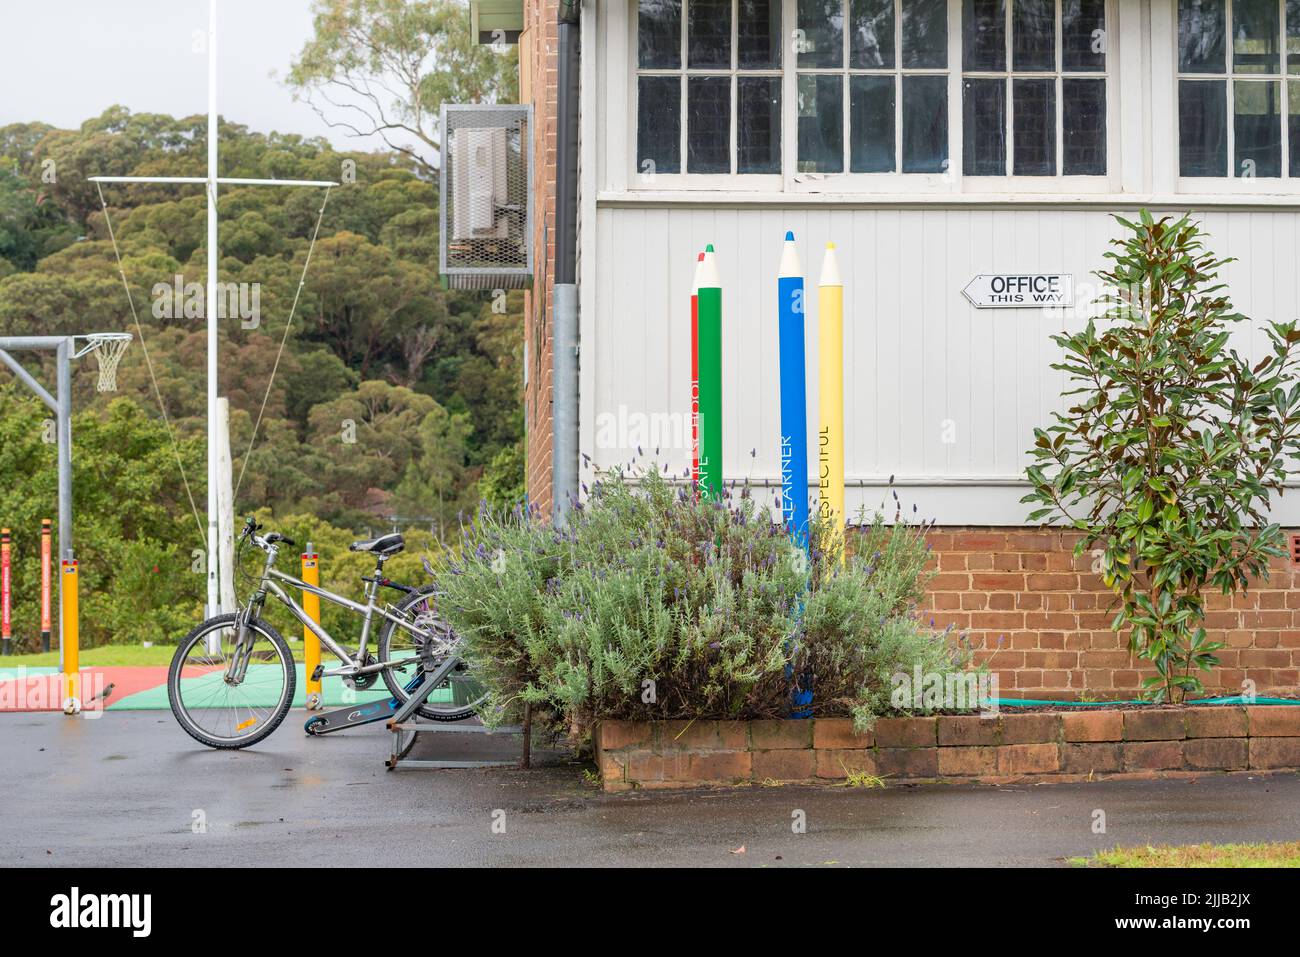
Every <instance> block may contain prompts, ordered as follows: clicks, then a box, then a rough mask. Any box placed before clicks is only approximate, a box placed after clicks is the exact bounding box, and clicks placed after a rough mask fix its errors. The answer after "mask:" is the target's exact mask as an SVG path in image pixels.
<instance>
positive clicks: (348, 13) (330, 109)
mask: <svg viewBox="0 0 1300 957" xmlns="http://www.w3.org/2000/svg"><path fill="white" fill-rule="evenodd" d="M312 10H313V13H314V17H315V20H314V25H315V35H314V36H313V37H312V39H310V40H309V41H307V44H306V45H305V46H304V47H303V49H302V52H301V53H299V54H298V59H297V60H295V61H294V63H293V67H292V69H291V70H290V72H289V77H288V79H289V84H290V85H291V86H292V87H294V88H295V89H297V90H298V91H299V93H300V94H301V96H302V97H303V98H304V99H305V100H306V101H307V102H308V103H309V104H310V105H311V107H312V109H314V110H315V111H316V113H317V114H318V115H319V116H320V117H321V119H323V120H324V121H325V122H326V123H328V124H329V125H330V126H331V127H334V128H336V129H342V130H346V131H347V132H348V133H350V134H351V135H354V136H358V137H365V136H374V135H378V136H380V137H382V138H383V140H384V142H385V143H387V144H388V146H389V147H390V148H391V149H393V150H396V151H397V152H400V153H402V154H404V155H406V156H408V157H410V158H411V159H412V160H413V161H415V162H417V163H419V164H420V165H421V166H422V167H423V168H424V171H425V173H426V174H430V175H431V174H432V173H434V172H436V170H437V169H438V166H439V162H438V158H439V156H440V151H441V142H442V131H441V130H439V129H438V111H439V108H440V107H441V106H442V104H443V103H497V102H511V101H513V100H514V99H515V97H516V93H515V91H516V89H517V88H518V80H517V68H518V59H517V56H516V53H515V49H514V47H513V46H504V45H501V46H498V47H493V46H488V45H483V44H480V43H479V42H478V38H477V37H474V36H471V35H470V29H469V13H468V10H467V6H466V4H465V3H462V2H458V0H317V2H316V3H315V4H314V5H313V7H312Z"/></svg>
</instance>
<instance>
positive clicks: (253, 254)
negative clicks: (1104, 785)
mask: <svg viewBox="0 0 1300 957" xmlns="http://www.w3.org/2000/svg"><path fill="white" fill-rule="evenodd" d="M412 6H419V5H418V4H416V5H412ZM456 96H457V97H459V96H460V94H459V93H457V94H456ZM220 132H221V139H222V144H221V146H222V171H221V172H222V174H223V175H226V176H231V177H249V178H264V177H280V178H296V179H297V178H300V179H333V180H345V179H346V182H344V183H343V184H342V185H340V186H339V187H337V188H335V189H334V190H333V191H332V192H331V195H330V199H329V203H328V205H327V206H326V210H325V214H324V218H323V220H322V221H321V227H320V239H319V242H318V245H317V247H316V250H315V254H314V258H313V263H312V269H311V270H310V271H309V272H308V275H307V282H306V285H305V286H304V287H303V290H302V298H301V301H300V302H299V304H298V312H297V315H296V317H295V319H294V322H293V324H292V326H291V327H289V326H287V323H288V321H289V313H290V308H291V306H292V303H293V299H294V296H295V294H296V293H297V291H298V281H299V277H300V275H301V273H302V267H303V262H304V260H305V258H306V255H307V250H308V247H309V245H310V240H311V235H312V232H313V230H314V229H315V226H316V222H317V217H318V214H319V211H320V207H321V199H322V194H321V193H320V192H319V191H313V190H267V189H256V188H238V187H231V188H229V189H225V190H222V192H221V196H220V199H219V201H220V211H221V216H222V222H223V231H222V239H223V243H222V260H221V263H220V269H219V273H220V278H221V280H222V281H223V282H241V283H248V284H256V285H257V288H258V289H259V290H260V314H259V316H258V317H257V321H255V322H245V321H242V320H241V319H240V318H232V319H229V320H222V321H221V322H219V324H218V326H219V328H218V335H219V340H220V350H221V369H220V376H221V391H222V393H223V394H224V395H226V396H228V397H229V399H230V403H231V446H232V450H233V452H234V456H235V461H234V470H235V478H236V481H237V483H238V492H237V495H236V509H237V510H238V511H239V512H241V513H244V512H249V511H253V510H257V509H263V508H264V509H268V510H269V512H266V513H264V514H268V515H270V516H272V519H273V522H278V521H279V517H280V516H286V517H289V518H293V520H294V521H299V522H304V523H305V522H306V521H307V520H306V519H305V518H304V516H307V515H312V516H314V518H313V520H312V521H314V522H316V523H318V524H320V525H323V526H328V527H329V528H330V529H332V530H333V531H332V532H331V533H330V534H328V535H326V534H323V530H322V529H321V528H316V529H315V532H316V534H315V537H314V538H313V539H312V540H313V541H314V542H316V544H317V545H318V548H320V549H321V550H322V556H323V558H324V560H325V562H326V568H327V574H328V573H329V572H328V568H329V563H330V562H332V561H335V560H337V557H336V556H334V555H331V554H329V553H328V551H327V549H328V548H330V547H332V546H331V545H329V544H328V543H331V542H334V541H336V540H337V541H340V542H343V543H344V544H346V541H350V540H351V537H355V536H358V535H365V534H368V533H370V532H375V531H379V530H386V529H389V528H392V525H391V523H389V522H388V520H387V519H388V516H391V515H393V514H398V515H401V516H404V517H405V518H407V519H410V520H412V521H411V522H410V523H407V524H404V525H403V526H401V527H403V528H406V529H408V530H410V531H411V532H412V534H413V535H415V533H416V531H417V530H420V535H415V539H414V540H417V541H432V539H430V538H428V535H429V529H430V527H434V528H436V527H437V526H438V525H439V524H442V525H444V526H445V525H448V524H452V523H454V522H455V521H456V518H457V512H458V511H460V510H461V509H467V508H469V507H471V506H472V505H473V504H474V503H477V502H478V500H479V499H480V497H488V498H490V499H491V500H492V501H493V502H497V501H501V500H507V499H509V498H510V496H511V495H512V494H513V490H517V489H518V488H519V479H520V477H521V476H522V474H523V458H522V445H521V439H522V435H523V418H522V410H521V408H520V401H519V386H520V381H521V379H522V375H521V369H520V360H521V352H522V349H521V324H522V323H521V309H522V302H521V297H520V295H519V294H518V293H512V294H511V295H510V296H509V297H508V299H506V300H505V301H504V306H505V308H504V310H502V309H501V308H500V307H501V305H502V303H495V304H494V303H491V302H489V301H488V299H487V297H486V296H485V295H484V294H483V293H476V292H462V291H455V290H445V289H443V288H442V287H441V284H440V283H439V281H438V274H437V262H438V260H437V250H438V204H439V200H438V191H437V187H436V185H435V184H434V183H432V182H430V181H429V179H428V177H427V173H428V169H427V167H424V166H421V165H419V164H417V163H415V162H413V161H412V160H411V159H410V158H409V157H407V156H404V155H402V154H399V153H391V152H385V153H355V152H339V151H336V150H334V149H333V148H332V147H331V146H330V144H329V143H328V142H326V141H324V140H322V139H311V138H304V137H301V136H297V135H293V134H279V133H272V134H260V133H253V132H250V131H249V130H248V129H247V128H246V127H243V126H241V125H239V124H237V123H232V122H230V121H228V120H227V121H223V122H222V123H221V126H220ZM205 138H206V128H205V123H204V118H203V117H180V118H173V117H169V116H163V115H159V114H133V113H131V112H130V111H128V110H125V109H123V108H121V107H113V108H110V109H108V110H106V111H105V112H104V113H103V114H102V115H101V116H98V117H95V118H93V119H91V120H88V121H86V122H85V123H83V124H82V125H81V126H80V127H79V128H78V129H75V130H60V129H55V128H53V127H50V126H46V125H42V124H15V125H12V126H5V127H0V335H23V334H59V333H62V334H69V335H71V334H79V333H85V332H88V331H92V330H95V331H98V330H104V331H116V330H124V331H129V332H132V333H135V332H137V329H136V328H135V325H134V319H133V316H132V313H131V309H130V307H129V305H128V301H127V296H126V292H125V291H124V289H123V286H122V279H121V276H120V275H119V273H118V264H117V261H116V257H115V256H114V252H113V245H112V243H111V242H110V240H109V234H108V225H109V220H110V217H111V222H112V225H113V228H114V231H115V234H116V237H117V241H118V246H119V247H120V251H121V254H122V258H123V262H122V268H123V270H124V271H125V274H126V279H127V283H128V286H129V289H130V292H131V296H132V298H133V299H134V301H135V304H136V308H137V311H138V314H139V319H140V322H141V324H142V328H143V333H144V336H143V339H144V342H143V343H141V342H140V340H139V337H137V341H136V343H135V344H134V345H133V346H132V347H131V349H130V350H129V351H128V352H127V354H126V357H125V358H124V360H123V362H122V365H121V368H120V369H119V373H118V386H119V392H118V393H117V395H116V396H113V395H101V394H99V393H97V392H96V391H95V376H94V374H93V369H94V366H93V361H92V360H90V359H86V360H83V361H82V362H80V363H78V364H77V371H76V372H75V374H74V376H73V401H74V405H75V407H76V409H77V415H78V419H77V423H78V424H77V429H78V437H77V440H76V445H77V451H76V459H75V462H76V468H77V470H78V477H77V482H78V486H77V496H78V502H77V514H78V520H77V529H76V535H77V541H78V552H79V554H80V556H81V558H82V561H83V564H82V567H83V569H85V573H86V576H87V581H88V587H93V588H94V589H95V591H96V599H95V600H96V601H97V602H99V601H112V602H118V604H117V605H114V606H112V607H109V606H107V605H105V606H103V607H102V608H101V607H99V606H96V607H95V609H94V615H95V624H94V625H92V626H91V627H89V628H88V631H87V640H88V641H90V642H96V641H104V640H108V639H110V638H111V639H112V640H116V641H138V640H141V639H142V638H148V639H149V640H154V639H160V638H161V637H163V636H170V637H175V632H176V629H174V628H173V627H172V623H169V622H168V621H164V620H162V619H151V620H150V621H149V622H145V621H143V620H141V622H139V623H138V624H137V623H133V620H132V618H131V615H130V614H129V612H130V611H131V609H132V608H133V607H135V606H136V605H138V604H139V597H138V596H140V595H149V596H151V597H150V598H149V603H150V605H151V607H154V606H156V607H159V608H161V607H163V606H167V607H169V608H171V610H172V612H174V613H175V614H177V615H179V616H180V617H181V618H182V619H184V622H193V621H195V620H197V618H198V617H199V615H200V614H201V611H202V595H201V584H202V582H201V579H202V576H201V575H199V576H197V580H196V582H195V583H191V582H190V581H189V572H188V571H187V569H188V568H189V562H190V561H191V559H190V556H191V554H192V553H193V552H194V550H195V549H200V550H201V548H202V531H201V528H200V527H199V526H198V525H196V523H195V522H194V518H193V515H192V513H191V511H190V507H189V502H188V497H187V496H185V495H184V486H183V483H182V481H181V477H180V472H179V470H178V468H177V465H176V455H175V453H174V452H173V451H171V449H172V446H171V439H170V435H172V434H174V435H175V436H176V439H177V441H178V442H179V443H180V447H181V448H182V449H184V450H187V451H186V452H185V454H183V455H182V456H181V460H182V462H183V463H184V465H185V469H186V473H187V475H188V478H189V480H190V485H191V491H192V492H193V494H194V496H195V497H196V499H197V500H198V502H199V503H200V507H202V502H203V501H204V498H205V494H206V489H205V485H204V481H205V469H204V465H203V452H202V450H203V447H204V438H203V436H204V426H205V415H206V403H205V399H204V394H205V385H206V383H205V379H204V368H205V359H206V342H205V338H206V337H205V320H204V318H203V316H202V306H203V297H202V295H201V294H200V295H198V297H197V299H196V304H197V306H198V307H199V308H198V311H197V312H195V311H192V310H191V311H187V310H186V309H185V308H184V303H183V302H182V303H181V308H179V309H170V310H169V309H168V308H167V307H168V306H169V304H170V305H175V303H173V302H171V299H172V294H173V292H174V290H175V284H176V283H177V282H178V281H179V282H180V283H181V285H182V287H184V286H185V284H187V283H194V284H200V283H202V282H203V281H204V278H205V273H206V257H207V250H206V248H205V241H206V230H205V228H204V198H203V192H202V188H201V187H194V186H178V185H159V184H129V185H120V184H115V185H113V186H111V187H105V189H104V196H105V199H106V200H107V202H108V205H109V212H108V214H107V215H106V214H105V212H104V210H103V209H102V208H101V205H100V200H99V191H98V190H97V189H96V188H95V186H94V184H92V183H89V182H88V181H87V179H86V178H87V177H88V176H90V175H94V174H95V173H110V172H120V173H124V174H158V175H201V174H202V172H203V169H204V164H205V153H206V142H205ZM47 161H49V162H47ZM51 163H52V167H51V165H50V164H51ZM345 163H346V164H347V165H346V167H345ZM51 168H52V169H53V170H54V171H55V178H54V180H52V181H48V182H47V181H46V179H47V177H46V176H45V174H46V171H47V170H49V169H51ZM345 169H346V170H347V172H348V173H349V174H355V175H348V176H347V177H345V176H343V175H342V174H343V172H344V170H345ZM198 288H199V287H198V286H197V285H196V286H195V289H198ZM200 292H201V290H200ZM494 305H495V306H496V307H497V308H496V309H494V308H493V306H494ZM281 343H283V351H281ZM142 345H147V347H148V354H149V359H150V362H149V363H148V364H146V362H145V350H144V348H142ZM25 362H26V364H27V365H28V367H29V368H31V369H32V371H33V372H34V373H35V374H36V375H38V376H39V377H41V378H42V379H44V381H46V382H47V383H50V384H52V383H53V381H54V365H53V360H52V359H51V358H49V357H46V356H43V355H41V354H37V353H33V354H30V355H28V356H26V357H25ZM277 363H278V366H277ZM272 368H275V369H276V374H275V378H274V382H273V383H271V370H272ZM9 383H10V376H9V374H8V373H7V372H0V385H3V386H8V385H9ZM269 383H271V389H270V392H269V394H268V392H267V388H268V384H269ZM20 397H25V392H23V390H21V389H20V390H19V392H18V393H16V394H14V395H12V396H10V397H9V399H10V400H12V401H17V399H18V398H20ZM115 399H116V401H117V402H119V403H126V404H127V407H129V408H130V409H131V410H132V412H131V415H130V416H128V417H127V418H125V419H122V418H120V417H121V416H124V415H125V414H126V413H124V412H122V411H121V408H122V407H120V406H117V405H113V402H114V400H115ZM160 399H161V408H162V409H163V410H165V411H166V415H167V417H168V420H169V421H168V423H166V424H165V423H164V422H163V421H162V411H161V410H160V404H159V400H160ZM264 399H265V409H264V410H263V408H262V404H263V400H264ZM367 403H370V404H367ZM28 405H30V404H28ZM15 409H17V407H13V408H11V409H10V411H11V412H13V415H14V416H16V418H14V419H13V421H12V422H11V423H9V425H8V426H7V427H8V428H10V431H7V432H3V433H2V436H0V440H3V441H4V442H5V448H4V449H0V459H3V464H4V466H5V468H6V472H5V473H4V474H5V475H6V483H7V485H6V488H5V489H4V490H0V524H8V525H10V526H11V527H13V528H14V529H15V530H16V532H18V530H20V529H29V528H30V527H33V526H31V522H32V521H33V520H36V521H37V525H36V526H34V527H37V528H38V527H39V518H41V517H44V516H45V515H50V514H52V513H53V510H54V485H53V483H54V481H55V469H54V458H53V449H52V447H50V446H48V445H46V444H44V443H43V442H42V441H41V440H40V437H39V430H40V423H41V421H42V418H41V416H42V413H41V412H40V409H39V408H38V407H37V406H31V407H30V410H27V405H24V406H23V409H24V410H27V411H14V410H15ZM358 409H360V411H358ZM110 410H112V411H110ZM5 414H7V413H4V412H3V411H0V418H3V417H4V415H5ZM33 415H34V416H36V418H35V419H31V421H29V419H30V417H31V416H33ZM259 415H260V416H261V419H260V423H259V425H258V430H257V437H256V441H255V442H252V444H251V452H250V451H249V448H250V439H251V438H252V436H253V423H254V422H255V421H257V420H258V417H259ZM348 415H355V416H356V421H357V422H358V424H359V426H360V427H361V428H360V431H359V434H358V438H359V442H358V444H357V445H356V446H348V445H344V444H343V443H342V442H341V441H340V431H339V429H340V424H341V423H340V420H341V419H342V418H345V417H348ZM32 422H35V423H36V424H35V425H33V424H32ZM96 423H98V424H99V425H96ZM110 424H111V428H110V427H109V425H110ZM100 426H103V427H104V429H106V431H103V430H101V431H96V430H97V429H99V427H100ZM0 427H5V426H3V424H0ZM169 430H170V431H169ZM137 432H139V433H140V434H141V435H144V436H146V437H147V438H148V441H143V440H142V439H140V438H139V436H138V435H137ZM83 433H84V434H83ZM92 435H97V436H104V437H105V438H104V440H103V441H104V442H105V445H104V448H105V449H106V451H105V453H104V455H103V462H102V463H98V462H95V461H94V460H95V459H96V458H97V457H100V452H99V446H96V445H94V444H93V441H98V439H95V440H93V441H92ZM110 436H111V437H112V438H111V441H110V439H109V438H108V437H110ZM155 440H156V441H158V442H161V443H162V444H161V445H160V446H157V447H155V446H154V445H150V444H149V443H150V442H154V441H155ZM122 449H129V450H132V454H133V455H136V454H138V455H139V456H140V457H141V462H140V468H139V470H137V469H136V468H135V467H134V466H133V465H132V466H131V467H128V465H130V464H131V463H128V462H125V461H119V459H120V456H118V457H117V458H115V457H114V454H113V453H116V452H118V451H120V450H122ZM100 465H102V466H103V468H99V467H98V466H100ZM110 465H111V466H112V467H111V468H109V466H110ZM83 473H84V475H85V476H88V477H87V478H83ZM83 482H89V483H90V484H89V485H88V486H86V489H87V490H85V491H83V486H82V484H81V483H83ZM145 488H155V489H157V490H158V492H157V494H158V499H157V500H158V501H159V502H163V503H166V507H167V509H168V510H169V515H170V516H171V518H170V521H169V523H162V522H153V523H150V524H149V525H146V524H143V523H136V522H132V521H129V520H126V519H129V518H130V516H132V515H152V514H154V513H153V512H151V511H150V510H149V509H148V508H147V507H145V505H139V504H137V500H136V498H134V497H133V496H135V495H137V494H141V495H142V494H143V489H145ZM500 489H506V490H507V491H505V492H500V491H499V490H500ZM10 493H11V494H10ZM20 503H21V504H20ZM114 503H117V504H114ZM145 504H146V505H147V504H148V503H145ZM99 510H106V511H113V512H116V511H121V512H123V513H124V516H125V517H124V519H123V521H121V522H120V523H118V522H117V520H116V519H114V520H104V521H100V520H99V515H98V513H99ZM286 520H287V518H286ZM151 528H152V529H155V530H151ZM18 534H21V535H25V534H26V533H25V532H18ZM421 535H422V536H423V537H420V536H421ZM19 547H20V548H29V547H31V542H30V540H24V543H23V544H21V545H20V546H19ZM412 547H413V549H414V547H415V546H412ZM414 557H415V561H414V564H413V565H412V568H414V569H416V570H417V571H419V569H420V567H421V566H420V564H419V561H418V557H419V556H418V555H417V556H414ZM27 558H28V559H30V555H28V556H27ZM182 565H183V566H184V569H185V570H186V571H185V572H184V575H182V576H181V577H180V578H179V579H178V580H179V581H182V582H185V583H186V585H185V587H184V588H181V589H180V590H177V591H167V590H166V589H168V588H171V584H170V582H171V581H172V579H173V578H175V576H173V575H172V574H171V570H172V569H173V566H176V567H180V566H182ZM155 566H157V567H158V568H159V569H160V571H159V572H157V573H155V572H153V571H152V569H153V568H154V567H155ZM421 574H422V572H421ZM30 581H31V579H30V578H28V579H26V582H27V583H28V585H30ZM190 584H193V585H194V588H193V589H192V590H188V589H189V585H190ZM23 587H27V586H23ZM157 589H163V590H162V591H158V590H157ZM101 595H102V596H103V597H102V598H101V597H100V596H101ZM23 600H24V601H26V600H31V599H30V598H24V599H23ZM105 622H108V623H111V625H102V623H105ZM101 625H102V626H101ZM35 626H36V620H35V619H34V618H32V617H31V615H30V614H28V613H27V612H24V613H23V617H22V618H21V620H20V625H19V629H20V630H19V633H20V634H21V635H23V636H24V640H26V641H35ZM187 628H188V625H187V626H186V627H185V628H180V629H179V632H180V633H183V632H184V631H185V630H187ZM29 647H30V645H29Z"/></svg>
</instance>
